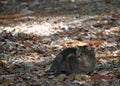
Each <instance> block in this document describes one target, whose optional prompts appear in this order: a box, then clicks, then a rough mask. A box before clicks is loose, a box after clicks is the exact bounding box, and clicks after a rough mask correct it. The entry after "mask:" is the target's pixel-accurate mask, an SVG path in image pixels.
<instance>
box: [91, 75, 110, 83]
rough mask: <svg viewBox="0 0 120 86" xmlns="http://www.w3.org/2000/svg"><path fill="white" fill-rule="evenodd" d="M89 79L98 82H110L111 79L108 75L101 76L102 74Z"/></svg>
mask: <svg viewBox="0 0 120 86" xmlns="http://www.w3.org/2000/svg"><path fill="white" fill-rule="evenodd" d="M91 79H92V80H94V81H99V80H102V79H106V80H110V79H111V77H110V76H108V75H103V74H95V75H93V76H91Z"/></svg>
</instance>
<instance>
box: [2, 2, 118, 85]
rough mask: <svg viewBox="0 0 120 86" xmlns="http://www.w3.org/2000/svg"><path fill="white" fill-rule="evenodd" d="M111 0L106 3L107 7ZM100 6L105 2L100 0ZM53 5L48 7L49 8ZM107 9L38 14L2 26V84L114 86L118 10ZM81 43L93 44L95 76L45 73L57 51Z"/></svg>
mask: <svg viewBox="0 0 120 86" xmlns="http://www.w3.org/2000/svg"><path fill="white" fill-rule="evenodd" d="M106 1H107V0H106ZM63 2H64V0H63ZM118 2H119V1H118ZM96 3H97V2H96ZM51 4H53V3H52V2H51ZM74 4H75V3H74ZM97 4H99V3H97ZM114 4H116V3H114ZM114 4H110V3H108V4H107V5H108V6H105V7H109V5H110V6H112V5H114ZM48 5H50V4H48ZM101 5H102V6H103V5H106V4H99V6H101ZM116 5H117V4H116ZM41 6H42V5H41ZM66 6H67V5H66ZM70 6H71V8H74V9H77V8H79V6H78V7H77V5H72V4H71V5H70ZM46 7H47V5H46ZM90 7H91V6H90ZM71 8H68V9H66V7H65V9H62V10H63V11H64V10H71ZM45 9H47V8H45ZM51 9H52V8H51ZM51 9H47V10H48V11H49V12H50V11H51ZM56 9H58V8H56ZM83 9H86V8H84V7H83ZM106 9H107V8H106ZM110 9H112V10H109V11H108V10H104V11H103V12H102V13H100V14H99V15H96V16H94V15H92V16H81V15H80V14H79V13H74V14H71V15H70V16H66V15H63V16H60V15H58V16H57V17H56V16H54V17H48V18H46V17H43V18H41V17H40V16H38V17H39V18H40V19H39V18H38V20H37V21H35V20H34V21H28V22H24V21H20V22H18V23H14V24H10V25H8V26H5V25H1V26H0V85H1V86H7V85H9V86H27V85H35V86H36V85H38V86H80V85H84V86H94V85H95V86H96V85H98V86H101V85H104V86H111V85H113V86H118V85H119V84H120V68H119V67H120V22H119V21H120V16H119V15H120V11H119V10H120V9H118V8H117V10H115V8H114V7H113V8H112V7H111V8H110ZM91 10H95V9H93V8H92V9H91ZM99 10H101V9H99ZM87 11H88V10H87V9H86V11H84V12H83V13H89V12H87ZM94 12H96V11H94ZM78 14H79V15H78ZM34 18H35V17H34ZM36 19H37V18H36ZM12 21H13V20H12ZM0 22H1V21H0ZM3 23H5V22H3ZM84 44H90V45H91V46H94V47H95V48H96V57H97V66H96V69H95V71H94V73H93V75H86V74H78V75H76V74H70V75H65V74H60V75H57V76H56V75H47V74H46V71H47V70H48V69H49V68H50V65H51V63H52V61H53V59H54V58H55V55H56V54H58V53H59V52H60V51H61V50H63V49H64V48H67V47H72V46H77V45H84Z"/></svg>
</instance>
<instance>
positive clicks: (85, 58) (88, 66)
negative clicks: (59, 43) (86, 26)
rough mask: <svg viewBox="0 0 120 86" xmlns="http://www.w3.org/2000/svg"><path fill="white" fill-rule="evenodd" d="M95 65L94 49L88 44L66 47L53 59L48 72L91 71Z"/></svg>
mask: <svg viewBox="0 0 120 86" xmlns="http://www.w3.org/2000/svg"><path fill="white" fill-rule="evenodd" d="M95 65H96V58H95V49H94V48H92V47H91V46H89V45H85V46H76V47H71V48H66V49H64V50H63V51H61V52H60V53H59V54H58V55H56V58H55V59H54V61H53V63H52V65H51V68H50V69H49V71H48V73H50V74H58V73H68V74H71V73H76V74H77V73H80V72H85V73H91V72H93V71H94V69H95Z"/></svg>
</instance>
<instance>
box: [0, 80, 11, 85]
mask: <svg viewBox="0 0 120 86" xmlns="http://www.w3.org/2000/svg"><path fill="white" fill-rule="evenodd" d="M11 82H12V80H10V79H1V80H0V85H1V84H4V83H11Z"/></svg>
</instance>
